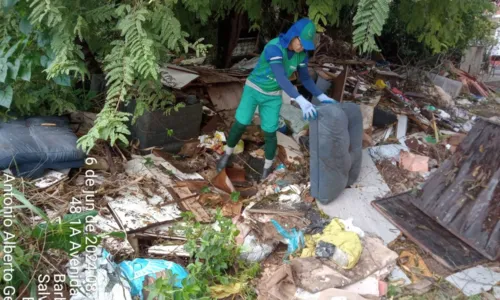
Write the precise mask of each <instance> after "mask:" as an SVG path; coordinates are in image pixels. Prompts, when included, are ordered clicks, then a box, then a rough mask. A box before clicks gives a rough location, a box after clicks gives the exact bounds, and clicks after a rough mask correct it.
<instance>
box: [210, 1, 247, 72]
mask: <svg viewBox="0 0 500 300" xmlns="http://www.w3.org/2000/svg"><path fill="white" fill-rule="evenodd" d="M242 18H243V15H242V14H239V13H236V12H234V11H233V12H231V13H230V14H229V15H228V16H227V17H226V18H225V19H224V20H222V21H221V22H219V27H218V34H217V57H216V64H215V65H216V67H217V68H219V69H227V68H229V67H230V65H231V56H232V54H233V51H234V49H235V48H236V46H237V45H238V38H239V36H240V32H241V25H242Z"/></svg>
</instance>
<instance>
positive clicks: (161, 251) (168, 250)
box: [148, 245, 189, 257]
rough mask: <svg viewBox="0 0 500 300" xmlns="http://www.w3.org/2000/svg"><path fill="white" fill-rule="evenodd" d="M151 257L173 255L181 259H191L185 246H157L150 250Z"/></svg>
mask: <svg viewBox="0 0 500 300" xmlns="http://www.w3.org/2000/svg"><path fill="white" fill-rule="evenodd" d="M148 254H151V255H173V256H179V257H189V253H188V252H187V251H186V250H184V245H166V246H164V245H156V246H151V247H149V249H148Z"/></svg>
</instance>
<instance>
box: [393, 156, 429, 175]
mask: <svg viewBox="0 0 500 300" xmlns="http://www.w3.org/2000/svg"><path fill="white" fill-rule="evenodd" d="M399 165H400V166H401V167H402V168H403V169H406V170H408V171H412V172H423V173H425V172H428V171H429V157H428V156H423V155H418V154H413V153H411V152H406V151H401V153H400V154H399Z"/></svg>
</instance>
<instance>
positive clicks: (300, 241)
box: [271, 220, 306, 258]
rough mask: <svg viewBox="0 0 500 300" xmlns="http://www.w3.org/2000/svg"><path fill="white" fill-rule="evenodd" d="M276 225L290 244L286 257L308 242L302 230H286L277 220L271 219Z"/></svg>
mask: <svg viewBox="0 0 500 300" xmlns="http://www.w3.org/2000/svg"><path fill="white" fill-rule="evenodd" d="M271 222H272V223H273V225H274V227H276V230H277V231H278V233H279V234H281V236H282V237H283V238H284V239H285V241H286V243H287V244H288V250H287V252H286V256H285V258H288V257H289V256H290V255H292V254H294V253H295V252H297V251H299V250H300V249H302V248H304V246H305V244H306V242H305V239H304V233H303V232H302V231H297V229H295V228H293V229H292V230H291V231H290V232H289V231H286V229H284V228H283V227H281V225H280V224H279V223H278V222H276V221H275V220H271Z"/></svg>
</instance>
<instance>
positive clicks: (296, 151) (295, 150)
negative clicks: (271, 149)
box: [276, 131, 304, 164]
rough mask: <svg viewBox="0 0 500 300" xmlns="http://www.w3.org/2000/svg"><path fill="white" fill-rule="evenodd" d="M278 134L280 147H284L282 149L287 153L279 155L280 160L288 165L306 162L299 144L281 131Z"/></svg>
mask: <svg viewBox="0 0 500 300" xmlns="http://www.w3.org/2000/svg"><path fill="white" fill-rule="evenodd" d="M276 134H277V136H278V146H281V147H283V148H282V149H283V150H284V151H285V153H278V155H279V156H280V159H281V160H282V161H283V162H284V163H287V164H300V163H301V162H302V161H303V160H304V154H302V151H301V150H300V146H299V144H297V142H296V141H295V140H294V139H293V138H291V137H289V136H287V135H285V134H283V133H281V132H279V131H278V132H276ZM281 154H283V155H281Z"/></svg>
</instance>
